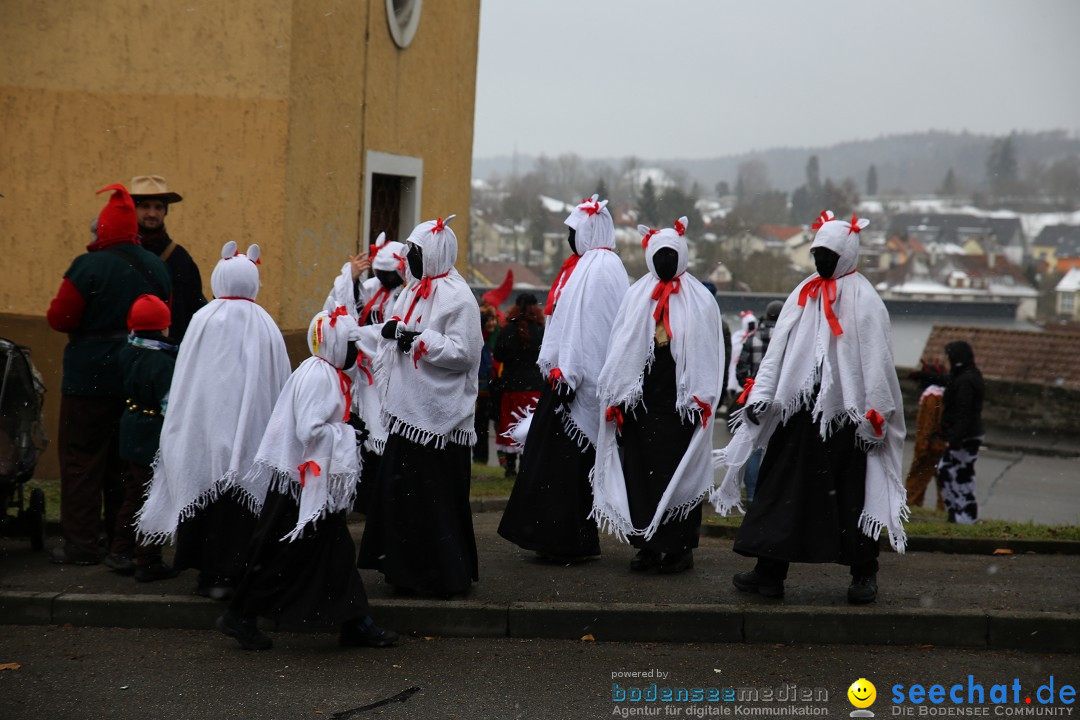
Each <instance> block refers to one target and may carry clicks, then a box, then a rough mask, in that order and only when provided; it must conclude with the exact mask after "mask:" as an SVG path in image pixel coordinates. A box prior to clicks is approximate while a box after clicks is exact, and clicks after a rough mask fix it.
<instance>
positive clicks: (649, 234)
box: [641, 228, 660, 250]
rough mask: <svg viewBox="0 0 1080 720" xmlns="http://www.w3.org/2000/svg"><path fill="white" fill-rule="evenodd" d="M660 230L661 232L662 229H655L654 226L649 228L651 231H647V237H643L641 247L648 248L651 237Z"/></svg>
mask: <svg viewBox="0 0 1080 720" xmlns="http://www.w3.org/2000/svg"><path fill="white" fill-rule="evenodd" d="M658 232H660V231H659V230H655V229H653V228H649V232H647V233H645V237H643V238H641V249H642V250H648V248H649V240H650V238H652V236H653V235H655V234H656V233H658Z"/></svg>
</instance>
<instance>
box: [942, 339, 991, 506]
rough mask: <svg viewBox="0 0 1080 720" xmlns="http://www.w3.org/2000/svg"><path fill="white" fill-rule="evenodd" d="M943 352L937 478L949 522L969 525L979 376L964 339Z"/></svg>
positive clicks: (978, 441)
mask: <svg viewBox="0 0 1080 720" xmlns="http://www.w3.org/2000/svg"><path fill="white" fill-rule="evenodd" d="M945 354H946V355H947V356H948V358H949V365H950V368H949V381H948V384H946V386H945V397H944V409H943V410H942V414H941V433H942V435H943V436H944V439H945V441H946V442H947V443H948V444H949V447H948V448H947V449H946V450H945V454H944V455H942V456H941V462H939V463H938V481H939V482H940V483H941V494H942V499H943V500H944V501H945V510H946V511H947V512H948V513H949V522H955V523H960V524H963V525H971V524H973V523H974V522H975V521H976V520H977V519H978V517H979V506H978V503H977V502H976V499H975V460H976V459H978V456H979V447H980V446H981V445H982V439H983V422H982V406H983V379H982V373H980V372H979V368H978V367H976V366H975V353H974V352H973V351H972V349H971V346H970V345H968V344H967V343H966V342H964V341H962V340H958V341H956V342H951V343H949V344H948V345H946V346H945Z"/></svg>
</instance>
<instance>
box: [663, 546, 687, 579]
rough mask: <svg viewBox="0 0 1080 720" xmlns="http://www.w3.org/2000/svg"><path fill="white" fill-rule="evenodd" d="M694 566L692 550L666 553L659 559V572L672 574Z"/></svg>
mask: <svg viewBox="0 0 1080 720" xmlns="http://www.w3.org/2000/svg"><path fill="white" fill-rule="evenodd" d="M692 567H694V551H693V550H687V551H685V552H681V553H667V554H666V555H664V559H663V560H661V561H660V574H661V575H673V574H675V573H681V572H683V571H685V570H689V569H690V568H692Z"/></svg>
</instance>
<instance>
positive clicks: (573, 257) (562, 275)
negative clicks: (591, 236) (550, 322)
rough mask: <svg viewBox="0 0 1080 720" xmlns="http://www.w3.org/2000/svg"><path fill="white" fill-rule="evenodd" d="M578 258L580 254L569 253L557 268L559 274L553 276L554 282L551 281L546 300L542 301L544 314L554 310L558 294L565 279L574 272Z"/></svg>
mask: <svg viewBox="0 0 1080 720" xmlns="http://www.w3.org/2000/svg"><path fill="white" fill-rule="evenodd" d="M580 259H581V256H580V255H578V254H577V253H571V254H570V257H568V258H566V259H565V260H563V264H562V267H561V268H559V274H558V275H556V276H555V282H553V283H551V290H549V291H548V296H547V302H546V303H544V314H545V315H550V314H552V313H553V312H555V303H556V301H558V299H559V294H560V293H562V289H563V288H564V287H566V281H567V280H569V279H570V275H571V274H572V273H573V272H574V268H576V267H577V264H578V260H580Z"/></svg>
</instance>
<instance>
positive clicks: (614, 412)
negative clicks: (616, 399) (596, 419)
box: [604, 405, 624, 433]
mask: <svg viewBox="0 0 1080 720" xmlns="http://www.w3.org/2000/svg"><path fill="white" fill-rule="evenodd" d="M604 417H605V418H607V421H608V422H613V423H615V432H619V433H621V432H622V425H623V419H624V418H623V411H622V410H620V409H619V406H618V405H612V406H611V407H609V408H608V409H607V412H606V413H604Z"/></svg>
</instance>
